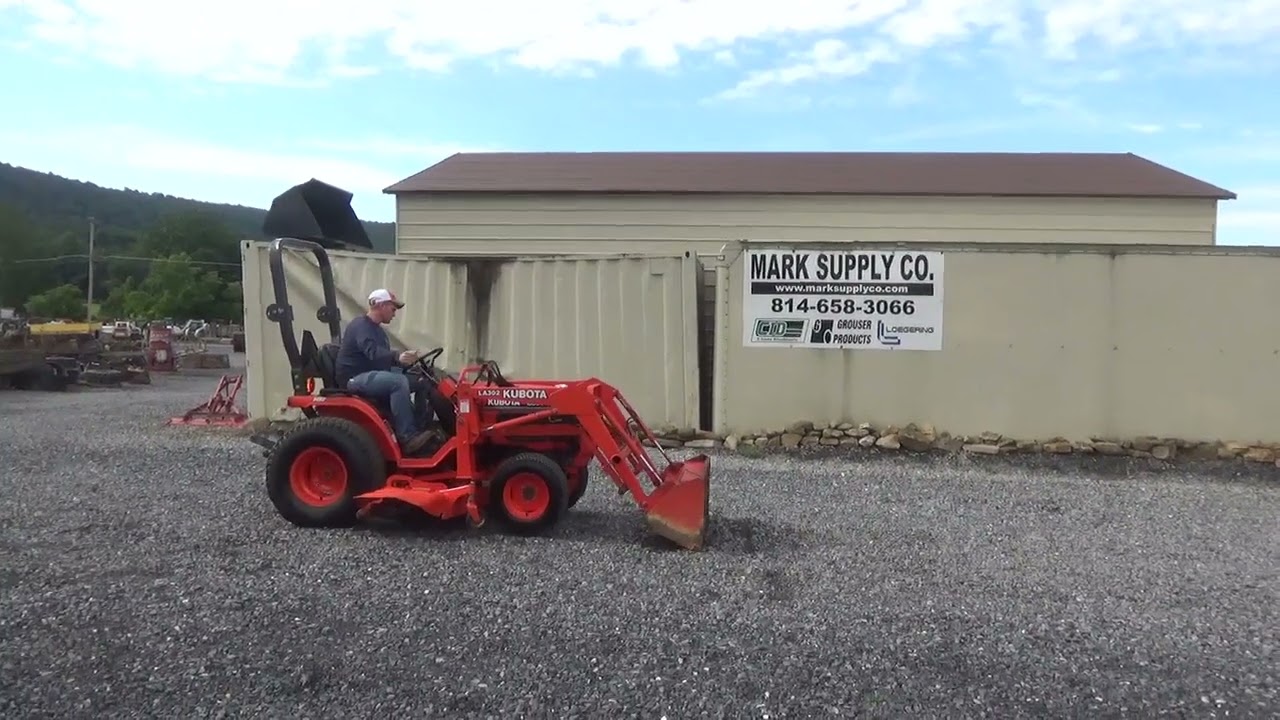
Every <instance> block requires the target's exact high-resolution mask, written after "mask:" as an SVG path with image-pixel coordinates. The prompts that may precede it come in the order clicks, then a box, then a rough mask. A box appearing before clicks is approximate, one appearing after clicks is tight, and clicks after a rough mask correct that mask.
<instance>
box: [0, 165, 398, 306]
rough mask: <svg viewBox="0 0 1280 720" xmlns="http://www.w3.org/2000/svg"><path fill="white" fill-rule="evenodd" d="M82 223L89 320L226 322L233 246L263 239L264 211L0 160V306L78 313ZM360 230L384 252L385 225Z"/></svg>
mask: <svg viewBox="0 0 1280 720" xmlns="http://www.w3.org/2000/svg"><path fill="white" fill-rule="evenodd" d="M303 180H306V178H300V179H299V182H301V181H303ZM286 189H287V188H283V187H282V188H280V191H281V192H283V191H284V190H286ZM270 200H271V199H270V198H267V199H266V203H269V202H270ZM264 204H265V203H264ZM90 217H92V218H93V219H94V252H93V255H94V259H95V261H94V264H93V270H94V272H93V298H94V301H95V302H94V304H95V306H99V310H98V311H97V312H95V317H96V316H97V315H99V314H102V315H109V316H112V317H128V318H131V319H137V318H145V317H152V318H154V317H171V316H186V317H204V318H206V319H222V318H226V319H232V320H234V319H235V318H236V317H238V316H239V315H240V312H241V311H240V309H239V306H240V296H241V292H240V241H241V240H245V239H268V238H267V237H266V236H265V235H264V234H263V232H262V221H263V219H264V218H265V217H266V209H265V208H253V207H245V206H242V205H226V204H218V203H208V202H201V201H199V200H193V199H188V198H180V197H174V196H172V195H164V194H160V193H143V192H138V191H136V190H128V189H123V190H121V189H114V188H104V187H101V186H99V185H95V184H93V183H90V182H83V181H80V180H72V179H70V178H65V177H61V176H58V175H54V174H52V173H45V172H38V171H36V170H30V169H27V168H22V167H16V166H13V165H7V164H4V163H0V307H19V308H25V309H26V311H27V312H28V313H30V314H32V315H41V316H48V317H63V318H67V319H77V318H81V317H83V316H84V309H85V302H84V299H85V297H86V296H87V294H88V288H89V263H88V250H89V248H88V245H89V243H88V233H89V218H90ZM364 225H365V229H366V231H367V232H368V234H369V238H370V239H371V240H372V241H373V245H374V249H375V250H376V251H381V252H393V251H394V247H395V225H394V224H393V223H378V222H368V221H365V223H364Z"/></svg>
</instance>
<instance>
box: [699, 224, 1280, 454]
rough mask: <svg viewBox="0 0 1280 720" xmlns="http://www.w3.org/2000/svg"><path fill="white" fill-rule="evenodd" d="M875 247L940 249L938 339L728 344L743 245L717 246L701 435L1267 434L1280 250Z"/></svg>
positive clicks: (1273, 419)
mask: <svg viewBox="0 0 1280 720" xmlns="http://www.w3.org/2000/svg"><path fill="white" fill-rule="evenodd" d="M748 247H753V248H754V247H761V245H760V244H756V243H753V244H750V245H749V246H748ZM763 247H768V246H763ZM775 247H777V246H776V245H775ZM788 247H794V246H788ZM824 249H827V250H834V251H837V252H839V251H843V250H848V249H849V248H848V246H839V247H834V246H826V247H825V248H824ZM857 249H858V250H874V249H878V248H877V246H875V245H859V246H858V247H857ZM880 249H885V250H894V251H897V252H903V251H904V250H911V249H914V250H933V251H939V252H942V253H944V257H945V268H946V270H945V274H946V277H945V290H944V291H943V292H944V297H943V303H944V313H943V319H942V338H943V346H942V350H940V351H900V350H852V351H849V350H838V349H833V350H822V349H804V348H785V347H777V348H771V347H744V344H743V324H742V323H743V271H744V263H743V255H741V254H736V253H735V254H730V255H727V256H726V259H725V262H726V264H727V267H726V268H724V269H722V270H721V271H720V272H719V273H718V275H719V276H720V277H722V278H724V279H725V280H726V283H725V284H724V285H722V286H721V288H720V291H719V293H718V297H717V303H716V315H717V326H716V333H717V348H716V350H717V352H716V368H715V372H716V393H715V396H716V401H715V404H716V408H715V416H716V422H715V429H717V430H719V431H722V432H748V433H750V432H758V431H761V430H777V429H780V428H784V427H786V426H787V425H788V424H790V423H792V422H795V421H801V420H808V421H826V422H842V421H849V422H862V421H869V422H872V423H875V424H877V425H878V426H880V427H884V426H887V425H895V424H896V425H898V426H899V427H904V426H906V425H907V424H908V423H912V422H914V423H917V424H924V423H928V424H931V425H934V426H935V427H936V429H937V430H938V431H939V432H944V431H945V432H950V433H952V434H953V435H970V436H975V435H978V434H980V433H983V432H987V431H991V432H997V433H1002V434H1005V435H1007V436H1011V437H1018V438H1027V439H1040V440H1045V439H1049V438H1052V437H1055V436H1063V437H1065V438H1067V439H1070V440H1087V439H1089V438H1091V437H1111V438H1134V437H1140V436H1146V435H1152V436H1156V437H1172V438H1180V439H1186V440H1197V441H1212V440H1223V441H1240V442H1254V441H1261V442H1275V441H1280V410H1278V409H1280V384H1277V383H1276V381H1275V379H1276V377H1277V376H1280V313H1277V312H1276V311H1275V308H1276V307H1280V249H1276V248H1252V247H1251V248H1225V247H1202V248H1193V247H1178V246H1169V247H1139V246H1129V247H1123V248H1109V247H1092V248H1088V247H1082V248H1070V247H1063V246H1061V245H1059V246H1049V245H1041V246H1038V247H1036V246H1014V247H1000V246H979V245H968V246H948V245H943V244H930V245H923V244H921V245H912V246H905V247H904V246H902V245H897V246H893V247H882V248H880ZM742 388H751V391H750V392H743V391H742Z"/></svg>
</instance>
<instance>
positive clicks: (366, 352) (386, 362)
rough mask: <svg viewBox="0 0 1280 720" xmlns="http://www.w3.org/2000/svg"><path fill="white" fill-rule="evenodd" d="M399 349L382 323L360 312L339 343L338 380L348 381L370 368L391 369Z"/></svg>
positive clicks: (394, 365) (345, 382) (395, 364)
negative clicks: (395, 348) (393, 343)
mask: <svg viewBox="0 0 1280 720" xmlns="http://www.w3.org/2000/svg"><path fill="white" fill-rule="evenodd" d="M399 357H400V353H397V352H395V351H394V350H392V349H391V339H390V338H389V337H387V332H386V331H385V330H383V329H382V325H380V324H378V323H377V322H374V321H373V320H370V319H369V316H368V315H360V316H359V317H356V318H354V319H352V321H351V323H350V324H348V325H347V329H346V332H344V333H342V344H341V345H340V346H339V347H338V367H337V375H338V378H337V379H338V382H339V383H341V384H342V385H344V386H345V385H346V384H347V381H348V380H350V379H351V378H353V377H355V376H356V375H359V374H360V373H363V372H368V371H370V370H390V369H391V368H393V367H396V366H397V364H398V363H397V360H398V359H399Z"/></svg>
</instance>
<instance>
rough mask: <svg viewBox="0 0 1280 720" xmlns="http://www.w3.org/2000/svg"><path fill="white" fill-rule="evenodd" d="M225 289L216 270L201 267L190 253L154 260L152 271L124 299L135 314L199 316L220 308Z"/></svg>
mask: <svg viewBox="0 0 1280 720" xmlns="http://www.w3.org/2000/svg"><path fill="white" fill-rule="evenodd" d="M222 292H223V286H222V281H221V280H219V279H218V275H217V273H215V272H211V271H206V270H201V269H199V266H197V265H194V264H192V263H191V256H189V255H187V254H186V253H178V254H176V255H170V256H168V257H167V258H163V259H160V260H157V261H155V262H152V263H151V272H150V273H149V274H148V275H147V279H146V280H144V281H142V284H141V285H139V286H138V289H137V290H136V291H135V290H132V289H131V288H130V289H126V290H125V291H124V295H123V297H122V298H121V300H122V302H123V304H124V308H125V310H126V311H127V312H128V313H129V315H130V316H131V317H143V318H147V319H152V320H154V319H157V318H198V317H204V316H207V315H208V314H209V313H210V312H212V311H216V310H217V305H218V300H219V299H220V298H221V296H222Z"/></svg>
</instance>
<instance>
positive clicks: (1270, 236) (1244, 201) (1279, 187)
mask: <svg viewBox="0 0 1280 720" xmlns="http://www.w3.org/2000/svg"><path fill="white" fill-rule="evenodd" d="M1236 195H1237V196H1238V197H1237V199H1236V200H1230V201H1226V202H1222V203H1219V204H1218V228H1219V229H1220V230H1221V231H1222V233H1221V234H1222V236H1223V237H1224V238H1225V239H1224V240H1220V242H1223V243H1224V244H1226V243H1228V242H1231V238H1235V237H1239V238H1241V242H1244V243H1246V244H1263V245H1280V184H1275V185H1254V186H1250V187H1244V188H1240V189H1238V190H1236Z"/></svg>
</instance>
